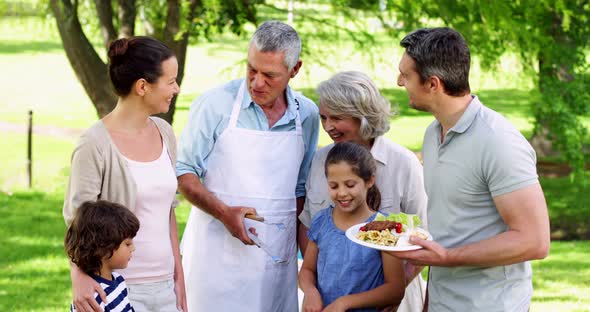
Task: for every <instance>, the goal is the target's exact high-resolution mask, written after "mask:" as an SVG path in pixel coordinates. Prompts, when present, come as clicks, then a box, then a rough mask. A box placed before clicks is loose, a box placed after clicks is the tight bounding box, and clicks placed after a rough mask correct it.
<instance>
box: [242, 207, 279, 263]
mask: <svg viewBox="0 0 590 312" xmlns="http://www.w3.org/2000/svg"><path fill="white" fill-rule="evenodd" d="M245 218H247V219H250V220H254V221H258V222H261V223H264V224H267V225H273V226H276V227H277V229H278V230H281V231H282V230H284V229H285V224H283V223H272V222H268V221H266V220H264V217H261V216H259V215H254V214H246V215H245ZM246 233H247V234H248V237H250V239H252V241H253V242H254V244H256V246H258V247H259V248H262V250H264V252H266V253H267V254H268V255H269V256H270V259H271V260H272V261H273V262H274V263H277V264H278V263H286V262H287V259H283V258H281V257H279V256H276V255H274V254H273V253H272V251H271V249H270V248H269V247H268V246H267V245H266V244H265V243H264V242H262V241H261V240H260V238H258V236H256V235H254V234H252V233H250V231H246Z"/></svg>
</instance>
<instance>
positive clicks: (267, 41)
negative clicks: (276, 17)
mask: <svg viewBox="0 0 590 312" xmlns="http://www.w3.org/2000/svg"><path fill="white" fill-rule="evenodd" d="M250 44H254V47H255V48H256V49H257V50H258V51H260V52H285V65H286V66H287V68H288V69H289V71H290V70H292V69H293V68H294V67H295V65H297V62H298V61H299V54H301V39H299V35H298V34H297V32H296V31H295V29H293V27H291V26H289V25H287V24H285V23H283V22H279V21H266V22H264V23H263V24H262V25H260V27H258V29H256V32H254V35H253V36H252V39H251V40H250Z"/></svg>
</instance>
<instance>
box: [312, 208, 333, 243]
mask: <svg viewBox="0 0 590 312" xmlns="http://www.w3.org/2000/svg"><path fill="white" fill-rule="evenodd" d="M328 210H330V209H324V210H322V211H321V212H320V213H318V214H317V215H316V216H315V217H314V218H313V221H312V222H311V227H310V228H309V231H307V237H308V238H309V240H311V241H312V242H314V243H316V244H317V243H318V239H319V236H320V233H321V232H322V225H323V223H324V219H325V217H326V211H328Z"/></svg>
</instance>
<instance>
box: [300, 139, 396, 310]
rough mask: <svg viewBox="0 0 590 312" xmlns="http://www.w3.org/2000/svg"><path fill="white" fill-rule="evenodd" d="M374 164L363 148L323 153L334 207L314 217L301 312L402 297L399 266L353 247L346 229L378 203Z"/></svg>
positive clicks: (344, 146)
mask: <svg viewBox="0 0 590 312" xmlns="http://www.w3.org/2000/svg"><path fill="white" fill-rule="evenodd" d="M375 168H376V165H375V160H374V159H373V157H372V156H371V153H370V151H369V150H368V149H367V148H365V147H364V146H361V145H358V144H356V143H352V142H343V143H338V144H336V145H335V146H334V148H332V150H331V151H330V152H329V153H328V156H327V159H326V163H325V173H326V178H327V180H328V185H329V192H330V197H331V198H332V201H333V202H334V205H333V206H330V207H328V208H327V209H323V210H322V211H321V212H320V213H318V215H317V216H316V217H315V218H314V219H313V221H312V223H311V227H310V229H309V232H308V234H307V235H308V237H309V244H308V245H307V249H306V251H305V257H304V260H303V265H302V267H301V271H300V272H299V287H301V289H302V290H303V292H304V294H305V297H304V299H303V311H305V312H313V311H324V312H325V311H379V309H380V308H383V307H391V306H394V307H396V306H397V305H399V303H400V302H401V300H402V299H403V297H404V289H405V286H406V285H405V281H404V269H403V264H402V262H401V261H400V260H399V259H397V258H394V257H391V256H389V255H386V254H384V253H381V252H380V251H379V250H375V249H371V248H367V247H363V246H361V245H358V244H356V243H353V242H352V241H350V240H349V239H347V238H346V236H345V231H346V229H348V228H349V227H351V226H353V225H355V224H358V223H362V222H370V221H373V219H374V218H375V216H376V212H375V210H376V209H377V208H378V207H379V204H380V194H379V190H378V189H377V187H376V186H375V170H376V169H375Z"/></svg>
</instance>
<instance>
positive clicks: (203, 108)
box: [176, 94, 222, 178]
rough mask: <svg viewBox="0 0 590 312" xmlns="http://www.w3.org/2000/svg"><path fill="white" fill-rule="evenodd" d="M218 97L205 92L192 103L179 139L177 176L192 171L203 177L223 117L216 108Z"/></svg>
mask: <svg viewBox="0 0 590 312" xmlns="http://www.w3.org/2000/svg"><path fill="white" fill-rule="evenodd" d="M216 98H217V97H215V96H213V94H205V95H202V96H201V97H199V98H197V99H196V100H195V101H194V102H193V104H192V105H191V109H190V111H189V115H188V119H187V122H186V126H185V128H184V130H183V131H182V134H181V135H180V139H179V141H178V155H177V160H176V176H177V177H179V176H181V175H184V174H187V173H192V174H195V175H197V176H198V177H200V178H202V177H203V176H204V175H205V172H206V171H207V163H206V160H207V157H208V156H209V154H210V153H211V151H212V150H213V146H214V145H215V140H216V139H217V136H218V133H216V130H217V129H218V127H219V124H220V122H221V119H222V118H221V117H222V116H219V114H217V113H216V112H215V110H214V108H215V106H216V105H215V104H216V103H214V102H215V100H216Z"/></svg>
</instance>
